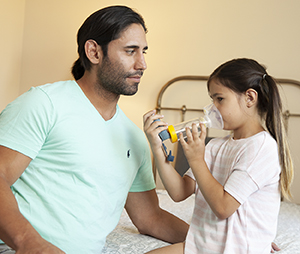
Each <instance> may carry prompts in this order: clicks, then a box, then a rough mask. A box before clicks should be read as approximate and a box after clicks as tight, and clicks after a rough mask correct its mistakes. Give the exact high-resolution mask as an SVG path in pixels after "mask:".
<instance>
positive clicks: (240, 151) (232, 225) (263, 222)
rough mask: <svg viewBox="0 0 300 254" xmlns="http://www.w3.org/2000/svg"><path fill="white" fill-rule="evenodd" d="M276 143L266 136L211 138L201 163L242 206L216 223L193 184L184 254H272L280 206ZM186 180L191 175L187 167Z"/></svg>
mask: <svg viewBox="0 0 300 254" xmlns="http://www.w3.org/2000/svg"><path fill="white" fill-rule="evenodd" d="M277 151H278V150H277V143H276V141H275V140H274V139H273V138H272V137H271V135H270V134H269V133H267V132H260V133H258V134H256V135H254V136H252V137H250V138H246V139H240V140H234V139H232V137H230V136H227V137H225V138H217V139H213V140H212V141H211V142H210V143H209V144H208V145H207V147H206V154H205V160H206V163H207V166H208V168H209V169H210V171H211V173H212V175H213V176H214V177H215V178H216V179H217V180H218V182H219V183H220V184H222V185H223V186H224V190H225V191H227V192H228V193H229V194H230V195H232V196H233V197H234V198H235V199H236V200H237V201H238V202H239V203H240V204H241V205H240V207H239V208H238V209H237V211H235V212H234V213H233V214H232V215H231V216H230V217H229V218H227V219H225V220H220V219H219V218H218V217H217V216H216V215H215V214H214V213H213V211H212V210H211V208H210V207H209V205H208V204H207V203H206V201H205V199H204V197H203V196H202V194H201V192H200V190H199V188H198V186H197V185H196V189H195V193H196V201H195V209H194V214H193V217H192V222H191V226H190V230H189V232H188V236H187V240H186V248H185V253H205V254H207V253H227V254H238V253H242V254H246V253H248V254H250V253H251V254H252V253H253V254H258V253H270V250H271V243H272V241H273V240H274V238H275V236H276V230H277V218H278V213H279V208H280V190H279V179H280V171H281V169H280V164H279V159H278V152H277ZM187 174H188V176H190V177H192V178H193V179H195V178H194V176H193V173H192V171H191V169H190V170H189V171H188V173H187Z"/></svg>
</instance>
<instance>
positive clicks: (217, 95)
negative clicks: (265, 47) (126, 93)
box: [144, 59, 293, 254]
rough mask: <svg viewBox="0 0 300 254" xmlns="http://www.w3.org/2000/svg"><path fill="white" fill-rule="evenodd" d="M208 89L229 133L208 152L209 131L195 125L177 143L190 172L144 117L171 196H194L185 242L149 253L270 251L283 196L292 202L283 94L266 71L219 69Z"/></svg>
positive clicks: (237, 65)
mask: <svg viewBox="0 0 300 254" xmlns="http://www.w3.org/2000/svg"><path fill="white" fill-rule="evenodd" d="M207 88H208V92H209V95H210V97H211V98H212V100H213V103H214V105H215V106H216V107H217V109H218V110H219V111H220V113H221V115H222V117H223V122H224V129H225V130H232V135H230V136H227V137H224V138H216V139H213V140H212V141H210V142H209V143H208V144H207V146H206V147H205V144H204V141H205V136H206V129H205V127H204V125H203V124H201V133H200V136H199V133H198V132H197V127H196V126H195V125H194V126H193V127H192V130H191V131H190V130H189V129H187V130H186V132H187V141H185V140H184V139H183V138H181V139H180V142H181V145H182V147H183V150H184V153H185V156H186V157H187V160H188V162H189V165H190V167H191V168H190V170H189V171H188V173H187V174H186V175H185V176H184V177H180V175H179V174H178V173H177V172H176V171H175V169H174V168H173V167H172V166H171V164H170V163H169V162H167V161H166V159H165V155H164V153H163V151H162V148H161V145H162V143H161V140H160V138H159V136H158V133H159V132H161V131H162V130H165V129H166V127H167V124H166V123H163V122H162V121H154V120H155V119H161V118H162V116H161V115H155V112H154V111H151V112H148V113H147V114H145V115H144V131H145V133H146V135H147V138H148V140H149V142H150V145H151V149H152V152H153V155H154V159H155V163H156V167H157V169H158V172H159V174H160V177H161V179H162V182H163V184H164V186H165V188H166V189H167V191H168V193H169V195H170V196H171V198H172V199H173V200H174V201H176V202H179V201H182V200H184V199H186V198H188V197H189V196H190V195H192V194H193V193H195V194H196V200H195V209H194V214H193V217H192V222H191V225H190V229H189V232H188V235H187V239H186V242H185V243H178V244H175V245H170V246H167V247H164V248H162V249H157V250H154V251H152V252H151V253H164V254H166V253H172V254H175V253H228V254H233V253H234V254H238V253H243V254H245V253H253V254H257V253H270V251H271V243H272V241H273V240H274V238H275V236H276V230H277V218H278V213H279V207H280V190H281V192H282V194H283V196H285V197H286V198H289V197H290V196H291V193H290V185H291V182H292V178H293V166H292V161H291V156H290V152H289V148H288V144H287V140H286V136H285V130H284V125H283V119H282V106H281V99H280V95H279V92H278V88H277V86H276V83H275V81H274V79H273V78H272V77H271V76H269V75H268V74H267V72H266V69H265V68H264V67H263V66H261V65H260V64H258V63H257V62H256V61H254V60H251V59H235V60H231V61H229V62H226V63H224V64H222V65H221V66H220V67H218V68H217V69H216V70H215V71H214V72H213V73H212V74H211V76H210V77H209V80H208V83H207Z"/></svg>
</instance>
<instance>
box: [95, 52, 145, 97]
mask: <svg viewBox="0 0 300 254" xmlns="http://www.w3.org/2000/svg"><path fill="white" fill-rule="evenodd" d="M135 75H139V76H140V77H141V76H142V75H143V71H141V70H140V71H136V72H134V73H130V72H125V71H124V67H123V65H122V64H120V63H112V62H111V61H110V60H109V58H108V57H107V56H106V57H104V58H103V61H102V63H101V66H100V67H99V69H98V71H97V79H98V80H97V81H98V82H97V83H98V86H99V89H100V90H102V89H104V90H106V91H108V92H111V93H113V94H117V95H134V94H135V93H136V92H137V91H138V85H139V82H136V83H134V84H133V85H130V84H128V83H127V80H126V78H128V77H130V76H135Z"/></svg>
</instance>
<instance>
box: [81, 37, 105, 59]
mask: <svg viewBox="0 0 300 254" xmlns="http://www.w3.org/2000/svg"><path fill="white" fill-rule="evenodd" d="M84 49H85V54H86V56H87V58H88V59H89V60H90V62H91V63H92V64H98V63H101V61H102V57H103V53H102V49H101V47H100V46H99V45H98V43H97V42H96V41H94V40H87V41H86V42H85V45H84Z"/></svg>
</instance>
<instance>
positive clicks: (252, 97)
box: [245, 88, 258, 108]
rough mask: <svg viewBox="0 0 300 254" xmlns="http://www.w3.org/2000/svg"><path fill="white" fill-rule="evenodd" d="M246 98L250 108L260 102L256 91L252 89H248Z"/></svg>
mask: <svg viewBox="0 0 300 254" xmlns="http://www.w3.org/2000/svg"><path fill="white" fill-rule="evenodd" d="M245 96H246V105H247V107H248V108H251V107H252V106H254V105H256V103H257V100H258V94H257V92H256V91H255V90H254V89H252V88H250V89H248V90H247V91H246V93H245Z"/></svg>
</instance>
